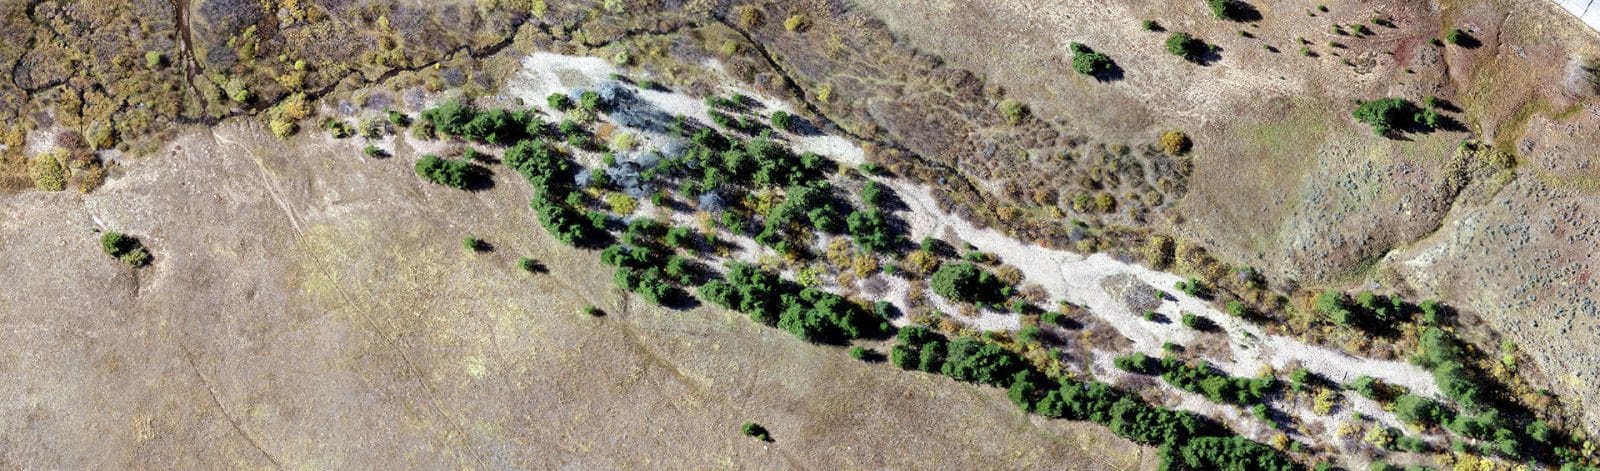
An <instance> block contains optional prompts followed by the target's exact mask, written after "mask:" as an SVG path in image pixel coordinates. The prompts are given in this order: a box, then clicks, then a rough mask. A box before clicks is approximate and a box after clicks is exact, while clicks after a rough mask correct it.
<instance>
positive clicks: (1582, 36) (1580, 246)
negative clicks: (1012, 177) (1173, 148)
mask: <svg viewBox="0 0 1600 471" xmlns="http://www.w3.org/2000/svg"><path fill="white" fill-rule="evenodd" d="M856 4H857V5H858V7H859V8H861V9H862V10H864V11H867V12H869V13H870V14H872V15H874V16H876V17H879V18H882V19H883V20H884V21H885V22H886V24H887V25H888V26H889V28H890V29H892V30H893V31H894V32H895V34H896V35H897V36H901V37H904V38H905V39H906V40H907V41H909V42H910V43H911V44H912V45H914V46H915V47H918V48H921V49H924V50H926V51H928V52H930V53H933V54H937V55H939V56H940V57H943V58H945V59H947V60H948V61H950V63H951V64H952V65H956V66H959V67H963V68H967V69H970V70H974V71H976V72H978V73H980V74H981V75H983V76H984V77H987V78H989V79H991V80H993V81H994V82H995V83H996V84H998V85H1001V86H1004V87H1005V88H1006V91H1007V93H1008V96H1011V97H1013V98H1015V99H1017V100H1021V101H1024V102H1027V103H1028V104H1029V105H1030V106H1031V107H1032V108H1033V110H1034V112H1035V113H1036V114H1037V115H1039V116H1040V117H1041V118H1046V119H1059V120H1060V121H1062V122H1063V125H1062V128H1063V129H1064V130H1067V131H1066V132H1073V133H1078V134H1081V135H1084V136H1092V138H1094V139H1104V140H1110V141H1119V140H1120V141H1127V142H1148V141H1152V140H1154V139H1155V138H1156V136H1157V135H1158V134H1160V133H1161V132H1162V131H1164V130H1168V129H1182V130H1185V131H1187V132H1189V133H1190V134H1191V135H1192V137H1193V139H1194V141H1195V143H1196V144H1195V150H1194V154H1193V155H1194V158H1193V165H1194V170H1193V176H1191V177H1190V179H1189V181H1190V185H1189V191H1188V193H1187V194H1186V195H1185V196H1184V198H1183V200H1182V202H1181V203H1179V204H1178V210H1177V211H1174V212H1173V215H1172V216H1170V217H1168V218H1165V219H1157V220H1153V221H1151V222H1152V223H1153V224H1154V225H1155V226H1157V227H1162V228H1164V229H1166V230H1170V231H1173V232H1174V233H1176V234H1181V235H1183V236H1185V237H1186V238H1190V239H1192V240H1196V241H1202V242H1203V243H1204V244H1205V245H1206V246H1207V248H1210V249H1212V250H1214V251H1216V252H1217V253H1219V255H1220V256H1221V258H1223V259H1226V260H1229V261H1231V262H1233V263H1239V264H1248V265H1251V266H1254V267H1257V268H1258V269H1261V270H1264V271H1266V272H1267V273H1269V274H1271V275H1272V276H1273V277H1274V278H1276V279H1279V280H1282V281H1283V282H1285V283H1288V284H1289V285H1290V286H1294V285H1296V284H1298V285H1301V286H1313V287H1315V286H1368V285H1371V286H1383V287H1385V288H1386V289H1391V290H1395V291H1397V292H1401V293H1411V294H1414V295H1417V296H1420V297H1438V298H1441V299H1446V300H1451V301H1454V302H1457V303H1459V304H1460V305H1462V306H1464V307H1467V308H1468V309H1469V310H1470V311H1472V312H1474V313H1477V314H1479V315H1480V316H1481V317H1482V318H1483V319H1485V320H1486V321H1487V322H1488V325H1491V326H1493V327H1494V328H1495V329H1497V330H1500V331H1501V332H1504V333H1506V334H1507V337H1508V338H1509V339H1511V340H1513V341H1515V342H1516V343H1517V344H1519V345H1521V346H1523V347H1525V348H1527V349H1529V350H1531V351H1533V352H1535V356H1536V357H1537V358H1538V359H1539V361H1540V363H1541V365H1543V366H1544V367H1545V369H1546V370H1547V371H1559V372H1567V373H1563V374H1560V375H1557V376H1558V377H1555V378H1552V380H1553V381H1555V382H1556V384H1555V386H1559V387H1567V388H1573V389H1572V390H1573V391H1575V392H1579V394H1576V396H1577V397H1593V396H1594V394H1591V393H1589V392H1591V391H1594V389H1593V388H1595V387H1596V386H1595V385H1596V384H1600V370H1597V369H1595V367H1594V365H1593V364H1592V362H1589V361H1586V360H1585V359H1586V358H1592V357H1594V356H1595V355H1597V354H1600V351H1596V350H1594V349H1593V347H1592V345H1594V343H1593V342H1589V341H1585V340H1579V341H1574V339H1592V338H1595V337H1594V336H1596V335H1600V311H1597V309H1600V306H1596V305H1595V303H1594V301H1593V300H1592V294H1593V293H1594V292H1595V291H1596V289H1597V288H1600V286H1597V285H1596V284H1595V283H1596V282H1595V281H1594V280H1593V277H1592V276H1591V275H1590V273H1591V272H1592V271H1593V270H1595V269H1596V268H1600V260H1597V259H1596V258H1595V256H1594V250H1593V248H1594V247H1595V244H1596V241H1595V240H1594V236H1595V234H1594V230H1593V229H1592V224H1593V218H1594V217H1595V213H1596V211H1600V208H1597V207H1595V205H1594V204H1593V203H1592V202H1593V201H1594V198H1593V197H1592V195H1593V192H1594V191H1596V189H1600V187H1597V186H1596V184H1595V183H1596V182H1597V180H1595V178H1596V177H1600V174H1595V173H1594V172H1595V171H1596V170H1595V169H1594V168H1593V166H1592V161H1593V159H1595V158H1596V154H1595V153H1594V149H1596V148H1600V100H1597V99H1596V98H1595V91H1596V89H1595V85H1594V80H1593V78H1592V73H1593V72H1586V71H1585V69H1584V67H1586V66H1584V65H1583V64H1586V63H1588V62H1585V61H1589V60H1592V58H1593V57H1595V56H1596V54H1600V35H1597V34H1596V32H1595V31H1593V30H1591V29H1589V28H1587V27H1585V26H1584V25H1583V24H1582V23H1580V22H1579V21H1577V19H1575V18H1573V17H1571V16H1569V15H1567V14H1566V13H1565V12H1563V11H1562V10H1560V9H1559V8H1557V7H1556V6H1555V5H1553V4H1550V3H1548V2H1515V1H1484V2H1475V1H1450V2H1434V3H1433V4H1430V3H1428V2H1406V1H1394V2H1338V1H1332V2H1324V3H1322V5H1325V6H1326V7H1327V11H1320V10H1319V9H1318V8H1317V6H1316V5H1312V4H1301V3H1293V2H1252V5H1254V6H1255V7H1256V8H1257V9H1258V11H1259V14H1260V16H1261V19H1260V20H1259V21H1251V22H1231V21H1224V20H1218V19H1216V18H1213V17H1212V16H1211V14H1210V13H1209V12H1207V11H1206V10H1205V5H1204V4H1203V2H1198V1H1196V2H1176V3H1159V4H1154V3H1149V2H1111V3H1110V4H1106V3H1104V2H1073V1H1051V2H1011V1H985V0H976V1H943V2H911V3H905V2H888V1H884V2H880V1H874V0H864V1H858V2H856ZM1377 18H1382V19H1385V20H1388V21H1389V22H1391V23H1392V24H1393V25H1394V26H1393V27H1390V26H1386V25H1379V24H1374V23H1373V22H1372V20H1373V19H1377ZM1144 20H1152V21H1156V22H1158V23H1159V24H1160V25H1161V27H1163V28H1164V29H1166V30H1170V31H1186V32H1189V33H1192V34H1194V35H1195V36H1196V37H1201V38H1204V39H1205V40H1207V41H1208V42H1211V43H1214V44H1216V45H1218V46H1220V51H1219V52H1218V53H1217V56H1218V57H1217V58H1216V59H1215V60H1214V61H1212V62H1210V63H1207V64H1205V65H1199V64H1194V63H1190V62H1186V61H1183V60H1182V59H1180V58H1177V57H1173V56H1172V55H1170V54H1167V53H1166V52H1165V51H1163V50H1162V40H1163V39H1165V37H1166V35H1165V34H1164V33H1158V32H1152V31H1147V30H1146V29H1145V28H1144V27H1143V25H1142V21H1144ZM997 24H998V25H1008V27H1004V28H995V27H994V26H993V25H997ZM1350 25H1363V27H1365V28H1367V29H1369V30H1370V31H1371V34H1359V33H1356V32H1355V29H1354V28H1351V27H1350ZM1456 28H1460V29H1462V30H1463V31H1466V32H1467V33H1468V34H1470V35H1471V36H1472V37H1473V38H1475V39H1477V43H1476V44H1472V45H1471V46H1470V47H1465V46H1455V45H1450V44H1446V45H1445V46H1442V47H1441V46H1435V45H1433V44H1431V43H1430V41H1432V40H1434V39H1435V38H1439V37H1443V35H1444V34H1445V33H1446V32H1448V31H1449V30H1451V29H1456ZM951 31H960V32H962V34H950V32H951ZM1071 42H1080V43H1083V44H1087V45H1090V46H1092V47H1094V48H1095V49H1096V50H1098V51H1101V52H1104V53H1106V54H1109V55H1110V56H1111V57H1113V58H1114V59H1116V60H1117V62H1118V64H1119V65H1120V66H1121V68H1122V69H1123V72H1122V73H1121V74H1120V76H1119V77H1117V78H1116V79H1114V80H1109V81H1102V80H1096V79H1094V78H1091V77H1084V76H1081V75H1079V74H1076V73H1074V72H1073V71H1072V61H1071V57H1072V52H1071V51H1070V49H1069V47H1068V45H1069V43H1071ZM1590 70H1592V69H1590ZM1385 96H1398V97H1407V98H1410V99H1413V100H1421V99H1422V98H1424V97H1427V96H1434V97H1438V98H1440V99H1442V100H1443V101H1445V102H1448V103H1450V104H1451V105H1453V107H1452V108H1453V110H1451V111H1448V112H1447V114H1448V115H1449V116H1451V117H1452V118H1453V119H1455V120H1457V121H1458V122H1459V125H1460V126H1459V127H1454V128H1447V129H1444V130H1439V131H1433V132H1429V133H1414V134H1406V135H1404V136H1401V137H1384V136H1378V135H1374V134H1373V133H1371V132H1369V131H1368V130H1367V129H1366V128H1367V126H1366V125H1364V124H1362V123H1359V122H1356V121H1355V120H1353V119H1352V118H1351V111H1352V110H1353V109H1354V108H1355V106H1354V105H1353V104H1351V102H1352V100H1370V99H1374V98H1378V97H1385ZM1463 140H1481V141H1485V142H1487V143H1492V145H1493V146H1494V147H1495V148H1496V149H1498V150H1500V151H1502V152H1505V153H1508V154H1511V155H1512V156H1514V158H1515V160H1516V167H1515V169H1514V170H1513V171H1511V172H1509V173H1507V172H1500V171H1493V170H1491V171H1475V170H1473V169H1472V167H1473V166H1474V165H1475V164H1473V163H1472V160H1471V159H1474V158H1476V157H1475V156H1474V155H1464V153H1463V152H1460V151H1459V150H1458V148H1459V146H1458V144H1459V143H1460V142H1461V141H1463ZM1590 407H1591V408H1592V407H1593V405H1590Z"/></svg>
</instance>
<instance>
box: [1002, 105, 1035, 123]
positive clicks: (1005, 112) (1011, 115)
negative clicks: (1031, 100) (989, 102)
mask: <svg viewBox="0 0 1600 471" xmlns="http://www.w3.org/2000/svg"><path fill="white" fill-rule="evenodd" d="M1030 114H1032V113H1031V112H1030V111H1029V110H1028V105H1025V104H1023V103H1022V102H1020V101H1016V100H1009V99H1008V100H1004V101H1001V102H1000V116H1001V117H1003V118H1005V120H1006V124H1010V125H1012V126H1016V125H1019V124H1022V121H1023V120H1026V119H1028V116H1029V115H1030Z"/></svg>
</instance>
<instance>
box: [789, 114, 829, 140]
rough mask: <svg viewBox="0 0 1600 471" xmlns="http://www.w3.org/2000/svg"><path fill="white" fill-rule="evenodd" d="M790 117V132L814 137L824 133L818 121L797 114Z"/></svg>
mask: <svg viewBox="0 0 1600 471" xmlns="http://www.w3.org/2000/svg"><path fill="white" fill-rule="evenodd" d="M789 119H790V121H789V132H791V133H794V135H796V136H802V137H814V136H821V135H822V134H823V133H822V128H821V127H819V126H817V123H816V121H813V120H811V119H809V118H805V117H802V116H795V115H789Z"/></svg>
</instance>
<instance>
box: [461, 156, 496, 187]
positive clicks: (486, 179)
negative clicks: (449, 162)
mask: <svg viewBox="0 0 1600 471" xmlns="http://www.w3.org/2000/svg"><path fill="white" fill-rule="evenodd" d="M461 181H462V186H461V189H463V190H467V191H470V192H474V193H476V192H480V191H488V190H492V189H494V171H493V170H490V169H489V167H485V166H482V165H478V164H476V163H468V164H467V168H466V170H465V171H464V172H463V173H462V175H461Z"/></svg>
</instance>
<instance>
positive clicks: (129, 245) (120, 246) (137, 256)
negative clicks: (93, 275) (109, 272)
mask: <svg viewBox="0 0 1600 471" xmlns="http://www.w3.org/2000/svg"><path fill="white" fill-rule="evenodd" d="M100 248H101V249H102V250H104V251H105V252H106V255H110V256H112V257H115V258H116V259H117V260H121V261H122V262H123V263H127V264H128V265H129V266H132V267H134V268H140V267H144V266H147V265H149V264H150V261H151V260H152V259H153V258H154V257H152V256H151V255H150V250H149V249H146V248H145V247H144V243H143V242H140V241H139V239H138V238H137V237H133V236H130V235H127V234H123V233H121V232H116V231H106V232H105V233H104V234H101V235H100Z"/></svg>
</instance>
